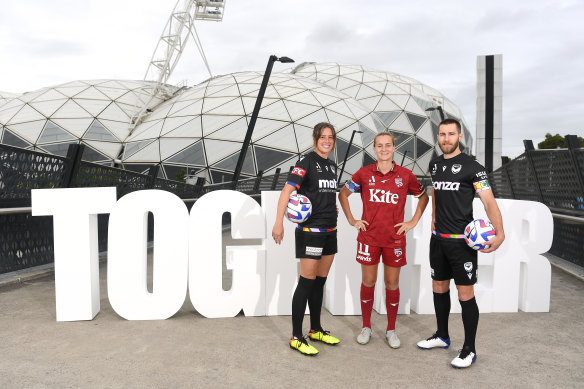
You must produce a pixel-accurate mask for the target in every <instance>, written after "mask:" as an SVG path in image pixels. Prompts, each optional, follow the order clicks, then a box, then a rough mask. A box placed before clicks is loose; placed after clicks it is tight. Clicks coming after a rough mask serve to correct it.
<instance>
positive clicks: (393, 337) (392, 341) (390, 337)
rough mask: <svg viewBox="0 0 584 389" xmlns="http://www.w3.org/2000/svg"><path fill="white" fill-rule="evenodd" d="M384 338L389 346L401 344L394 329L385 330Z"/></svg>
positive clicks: (397, 346) (394, 346)
mask: <svg viewBox="0 0 584 389" xmlns="http://www.w3.org/2000/svg"><path fill="white" fill-rule="evenodd" d="M385 339H387V344H389V347H391V348H399V346H400V345H401V342H400V341H399V338H398V337H397V333H396V332H395V330H391V331H386V332H385Z"/></svg>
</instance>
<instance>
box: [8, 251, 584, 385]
mask: <svg viewBox="0 0 584 389" xmlns="http://www.w3.org/2000/svg"><path fill="white" fill-rule="evenodd" d="M242 243H243V242H242ZM102 267H104V265H103V264H102ZM102 270H105V269H102ZM101 275H102V277H101V278H102V279H101V312H100V313H99V314H98V315H97V317H96V318H95V319H94V320H92V321H84V322H56V321H55V293H54V287H55V284H54V277H53V276H52V274H51V273H50V270H49V271H47V270H45V271H44V273H43V272H42V271H41V272H40V273H39V271H38V270H36V273H34V276H33V277H30V278H27V277H26V276H23V275H22V274H18V275H12V282H10V279H8V278H7V277H4V279H3V280H0V285H3V286H0V312H1V313H0V345H1V346H0V347H1V350H2V357H1V358H2V363H0V386H1V387H2V388H71V387H84V388H85V387H88V388H172V387H180V388H188V387H213V388H215V387H219V388H227V387H229V388H231V387H236V388H240V387H241V388H268V387H282V388H287V387H290V388H301V387H309V386H310V387H316V388H332V387H334V388H353V387H380V388H381V387H389V386H394V387H407V388H418V387H419V388H428V387H431V388H453V387H464V388H475V387H476V388H482V387H484V388H493V387H496V388H550V387H554V388H576V387H579V388H582V387H584V353H583V351H582V350H584V337H583V336H582V334H584V321H583V320H582V318H583V317H584V305H583V302H584V281H582V279H580V278H577V277H575V276H573V275H571V274H569V273H566V272H565V271H563V270H561V269H560V268H557V267H555V266H554V267H553V268H552V289H551V309H550V312H549V313H525V312H518V313H505V314H503V313H488V314H482V315H481V317H480V322H479V330H478V336H477V352H478V361H477V363H476V364H475V365H473V366H472V367H471V368H470V369H466V370H456V369H453V368H452V367H450V361H451V360H452V358H454V357H455V356H456V354H457V350H458V349H459V348H460V347H461V346H462V341H463V330H462V323H461V318H460V314H451V316H450V331H451V333H450V335H451V339H452V342H453V343H452V346H451V348H450V349H448V350H442V349H439V350H429V351H422V350H419V349H418V348H417V347H416V342H417V341H418V340H420V339H422V338H423V337H427V336H429V335H430V334H431V333H432V332H433V330H434V328H435V319H434V316H433V315H418V314H416V313H412V314H410V315H399V316H398V320H397V329H398V333H399V336H400V338H401V341H402V347H401V348H400V349H398V350H393V349H390V348H389V347H388V346H387V344H386V343H385V341H384V340H385V339H384V332H385V331H384V330H385V325H386V318H385V316H384V315H379V314H377V313H376V312H373V318H372V323H373V328H374V333H373V337H372V340H371V342H370V343H369V344H368V345H366V346H362V345H359V344H357V343H356V342H355V336H356V334H357V333H358V332H359V330H360V327H361V318H360V316H332V315H331V314H329V313H328V312H327V311H326V309H323V324H324V325H325V327H326V328H329V329H331V330H333V331H334V334H335V335H336V336H338V337H339V338H340V339H341V340H342V343H341V344H340V345H338V346H327V345H323V344H318V343H314V345H315V346H316V347H317V348H318V349H319V350H320V354H319V355H318V356H316V357H306V356H303V355H300V354H299V353H298V352H297V351H294V350H291V349H290V348H289V347H288V337H289V334H290V331H291V322H290V321H291V320H290V316H279V317H256V318H246V317H244V316H243V315H241V314H240V315H238V316H237V317H235V318H228V319H207V318H204V317H202V316H201V315H199V314H198V313H197V312H196V311H195V310H194V309H193V307H192V306H191V304H190V301H189V300H188V299H187V302H186V303H185V304H184V306H183V307H182V308H181V310H180V311H179V312H178V313H177V314H176V315H175V316H173V317H172V318H171V319H168V320H164V321H127V320H125V319H123V318H121V317H119V316H118V315H117V314H116V313H115V312H114V311H113V310H112V308H111V306H110V304H109V302H108V299H107V289H106V284H105V275H106V272H105V271H102V272H101ZM15 278H17V279H18V280H19V281H18V282H16V281H14V279H15ZM307 325H308V317H307V318H306V319H305V327H307Z"/></svg>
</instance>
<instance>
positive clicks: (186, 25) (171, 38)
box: [130, 0, 225, 133]
mask: <svg viewBox="0 0 584 389" xmlns="http://www.w3.org/2000/svg"><path fill="white" fill-rule="evenodd" d="M180 2H181V0H178V1H177V3H176V5H175V6H174V9H173V10H172V13H171V14H170V17H169V18H168V21H167V22H166V25H165V26H164V29H163V31H162V34H161V36H160V39H159V40H158V44H157V45H156V49H154V54H152V58H151V60H150V64H149V65H148V68H147V69H146V74H145V75H144V80H145V81H146V80H152V81H156V87H155V88H154V89H153V90H152V92H151V95H150V98H149V100H148V101H146V102H145V103H142V104H141V107H140V109H139V110H138V113H137V114H136V115H135V116H134V117H133V118H132V122H131V124H130V133H132V132H133V130H134V128H135V127H136V126H137V125H138V124H140V122H142V120H143V119H144V117H145V116H146V115H147V114H148V113H149V110H148V106H149V104H150V102H151V100H152V99H153V98H154V96H156V95H157V94H161V95H162V96H163V97H165V98H166V99H167V98H170V97H171V94H169V93H168V91H167V90H166V88H164V84H166V82H167V81H168V79H169V78H170V75H171V74H172V71H173V70H174V68H175V66H176V65H177V63H178V61H179V59H180V57H181V55H182V53H183V50H184V48H185V46H186V44H187V41H188V39H189V36H192V37H193V40H194V41H195V44H196V46H197V49H198V51H199V54H200V55H201V58H202V59H203V62H204V63H205V67H206V68H207V71H208V72H209V75H210V76H211V77H212V76H213V74H212V73H211V68H210V67H209V63H208V61H207V57H206V56H205V52H204V51H203V45H202V44H201V41H200V39H199V35H198V34H197V30H196V28H195V20H212V21H221V20H223V9H224V7H225V0H212V1H209V0H184V1H183V5H182V7H179V3H180Z"/></svg>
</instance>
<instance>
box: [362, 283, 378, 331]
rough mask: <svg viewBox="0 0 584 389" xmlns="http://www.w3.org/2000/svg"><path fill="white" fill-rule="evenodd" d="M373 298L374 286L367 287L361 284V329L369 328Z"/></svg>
mask: <svg viewBox="0 0 584 389" xmlns="http://www.w3.org/2000/svg"><path fill="white" fill-rule="evenodd" d="M374 297H375V285H373V286H371V287H368V286H365V285H363V284H361V316H362V317H363V327H369V328H371V311H372V310H373V298H374Z"/></svg>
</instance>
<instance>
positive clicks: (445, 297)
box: [434, 290, 450, 339]
mask: <svg viewBox="0 0 584 389" xmlns="http://www.w3.org/2000/svg"><path fill="white" fill-rule="evenodd" d="M434 311H435V312H436V327H437V330H436V333H437V334H438V336H439V337H441V338H444V339H448V338H449V337H450V336H449V335H448V315H450V290H448V291H446V292H445V293H436V292H434Z"/></svg>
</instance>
